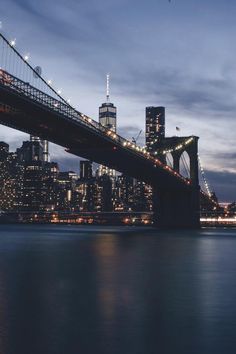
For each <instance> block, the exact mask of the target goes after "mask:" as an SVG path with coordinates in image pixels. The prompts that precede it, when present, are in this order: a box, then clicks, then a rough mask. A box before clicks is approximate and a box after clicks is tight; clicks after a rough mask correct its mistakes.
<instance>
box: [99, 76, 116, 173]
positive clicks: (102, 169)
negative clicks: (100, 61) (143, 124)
mask: <svg viewBox="0 0 236 354" xmlns="http://www.w3.org/2000/svg"><path fill="white" fill-rule="evenodd" d="M109 78H110V77H109V75H107V90H106V102H105V103H102V105H101V106H100V107H99V123H100V124H101V125H102V126H104V127H105V128H107V129H109V130H111V131H113V132H115V133H116V107H115V106H114V104H113V103H111V102H110V87H109ZM104 174H106V175H109V176H110V177H115V170H112V169H110V168H108V167H106V166H102V165H100V166H99V176H102V175H104Z"/></svg>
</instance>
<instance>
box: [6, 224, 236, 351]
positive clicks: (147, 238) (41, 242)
mask: <svg viewBox="0 0 236 354" xmlns="http://www.w3.org/2000/svg"><path fill="white" fill-rule="evenodd" d="M1 231H2V233H1V237H0V269H1V272H0V353H3V354H8V353H10V354H13V353H14V354H15V353H17V354H18V353H20V354H21V353H22V354H23V353H24V354H25V353H34V354H35V353H36V354H39V353H40V354H42V353H45V354H54V353H55V354H62V353H63V354H64V353H67V354H78V353H83V354H84V353H85V354H86V353H89V354H90V353H96V354H97V353H98V354H100V353H101V354H108V353H109V354H118V353H119V354H120V353H128V354H143V353H145V354H152V353H157V352H160V353H164V354H166V353H167V354H169V353H171V354H172V353H181V354H182V353H186V354H190V353H201V354H202V353H203V354H209V353H214V354H215V353H216V354H218V353H219V354H221V353H223V352H224V353H226V354H228V353H229V354H231V353H232V354H233V353H234V352H235V351H236V343H235V340H234V332H235V328H236V306H235V298H236V279H235V274H236V273H235V272H236V259H235V255H234V253H235V252H234V249H235V242H236V238H234V234H233V233H232V232H229V231H228V230H227V232H226V233H225V234H224V231H223V230H222V232H223V234H222V232H220V234H219V231H217V233H216V234H215V233H214V231H204V230H203V231H201V232H200V231H199V232H191V233H190V232H187V231H186V232H178V233H174V234H173V233H170V232H164V233H160V232H159V233H158V232H157V231H155V230H153V231H152V230H148V231H143V229H142V230H140V229H129V228H128V229H124V228H121V229H119V228H115V229H112V228H103V229H101V228H97V229H96V228H95V227H89V228H87V227H70V228H66V227H63V228H60V227H56V226H53V227H47V226H37V227H34V226H29V227H22V228H16V226H8V227H7V226H5V227H2V230H1ZM145 232H146V233H145Z"/></svg>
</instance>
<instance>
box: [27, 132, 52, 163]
mask: <svg viewBox="0 0 236 354" xmlns="http://www.w3.org/2000/svg"><path fill="white" fill-rule="evenodd" d="M30 141H37V142H39V143H40V145H41V146H42V149H43V161H44V162H49V149H48V141H47V140H42V139H40V138H39V137H38V136H33V135H30Z"/></svg>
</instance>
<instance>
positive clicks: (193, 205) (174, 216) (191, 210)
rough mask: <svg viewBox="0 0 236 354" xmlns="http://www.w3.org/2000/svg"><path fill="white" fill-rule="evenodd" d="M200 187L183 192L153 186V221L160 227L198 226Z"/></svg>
mask: <svg viewBox="0 0 236 354" xmlns="http://www.w3.org/2000/svg"><path fill="white" fill-rule="evenodd" d="M199 191H200V188H199V187H197V188H195V189H192V190H190V191H187V192H185V193H183V191H178V190H169V189H168V190H167V189H164V190H160V189H158V187H153V222H154V225H155V226H157V227H160V228H166V229H167V228H171V229H181V228H182V229H184V228H185V229H187V228H195V229H196V228H200V213H199V210H200V201H199V195H200V193H199Z"/></svg>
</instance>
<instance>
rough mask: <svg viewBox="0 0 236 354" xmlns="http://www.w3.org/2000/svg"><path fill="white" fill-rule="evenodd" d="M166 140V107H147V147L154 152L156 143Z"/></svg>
mask: <svg viewBox="0 0 236 354" xmlns="http://www.w3.org/2000/svg"><path fill="white" fill-rule="evenodd" d="M164 138H165V107H146V146H147V150H148V151H150V152H153V151H154V150H155V143H159V142H161V140H162V139H164Z"/></svg>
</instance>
